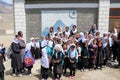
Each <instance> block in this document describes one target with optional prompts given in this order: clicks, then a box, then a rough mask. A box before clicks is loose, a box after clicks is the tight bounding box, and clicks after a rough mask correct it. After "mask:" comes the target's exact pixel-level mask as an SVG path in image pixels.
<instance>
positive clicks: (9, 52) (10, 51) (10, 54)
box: [6, 44, 13, 59]
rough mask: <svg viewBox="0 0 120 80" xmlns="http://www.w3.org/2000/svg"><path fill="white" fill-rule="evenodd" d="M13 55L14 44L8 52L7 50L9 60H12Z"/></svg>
mask: <svg viewBox="0 0 120 80" xmlns="http://www.w3.org/2000/svg"><path fill="white" fill-rule="evenodd" d="M12 54H13V51H12V44H11V45H10V46H9V48H8V50H7V53H6V55H7V57H8V59H11V58H12Z"/></svg>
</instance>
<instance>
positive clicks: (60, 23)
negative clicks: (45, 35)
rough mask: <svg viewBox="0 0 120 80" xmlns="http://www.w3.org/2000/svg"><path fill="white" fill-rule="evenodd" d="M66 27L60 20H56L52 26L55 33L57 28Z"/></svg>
mask: <svg viewBox="0 0 120 80" xmlns="http://www.w3.org/2000/svg"><path fill="white" fill-rule="evenodd" d="M65 26H66V25H65V24H64V22H63V21H62V20H57V21H56V23H55V24H54V25H53V27H54V30H55V32H57V28H58V27H62V28H63V27H65Z"/></svg>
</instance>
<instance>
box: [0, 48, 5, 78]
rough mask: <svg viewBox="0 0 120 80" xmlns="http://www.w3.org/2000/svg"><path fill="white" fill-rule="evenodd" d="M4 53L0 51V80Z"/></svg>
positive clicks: (2, 72)
mask: <svg viewBox="0 0 120 80" xmlns="http://www.w3.org/2000/svg"><path fill="white" fill-rule="evenodd" d="M3 58H4V53H3V52H2V50H0V80H4V70H5V67H4V64H3Z"/></svg>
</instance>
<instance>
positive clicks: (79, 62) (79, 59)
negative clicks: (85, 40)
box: [76, 42, 82, 69]
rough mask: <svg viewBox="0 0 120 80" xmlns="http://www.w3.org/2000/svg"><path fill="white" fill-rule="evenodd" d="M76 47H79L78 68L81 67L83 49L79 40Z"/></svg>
mask: <svg viewBox="0 0 120 80" xmlns="http://www.w3.org/2000/svg"><path fill="white" fill-rule="evenodd" d="M76 49H77V52H78V64H77V65H78V69H81V51H82V48H81V46H80V43H79V42H77V43H76Z"/></svg>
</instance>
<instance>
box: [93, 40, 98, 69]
mask: <svg viewBox="0 0 120 80" xmlns="http://www.w3.org/2000/svg"><path fill="white" fill-rule="evenodd" d="M97 53H98V45H97V40H96V39H94V40H93V55H92V59H93V68H94V69H96V55H97Z"/></svg>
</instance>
